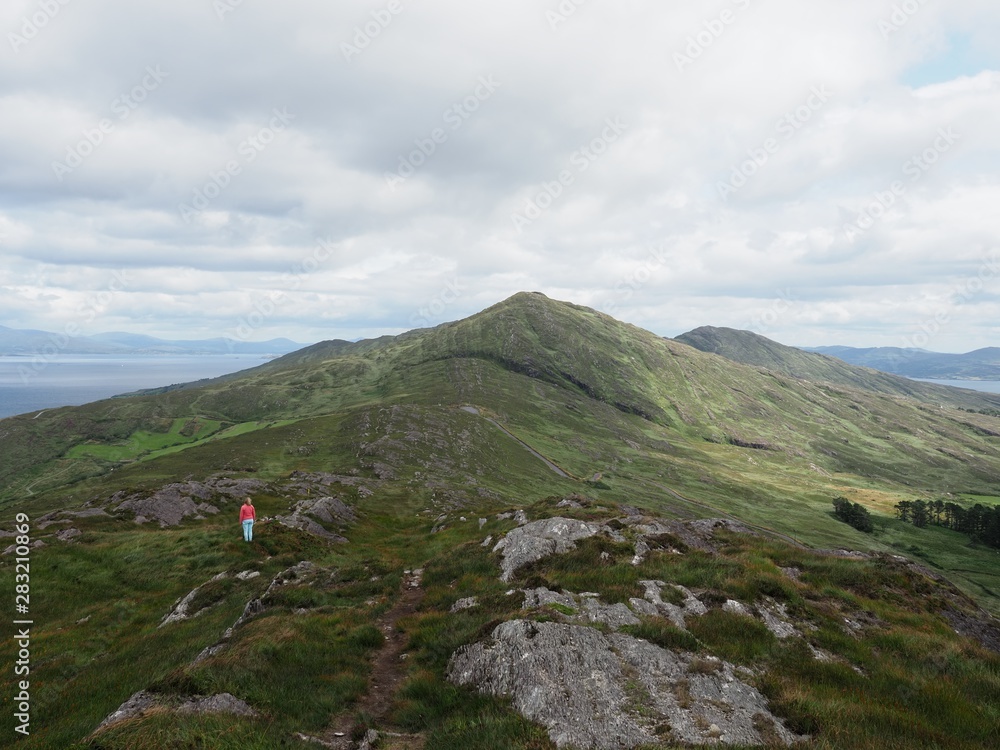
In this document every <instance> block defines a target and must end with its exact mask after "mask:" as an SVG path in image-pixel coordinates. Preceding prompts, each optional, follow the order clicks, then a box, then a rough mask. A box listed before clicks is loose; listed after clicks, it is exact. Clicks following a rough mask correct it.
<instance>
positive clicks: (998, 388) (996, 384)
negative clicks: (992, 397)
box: [910, 378, 1000, 393]
mask: <svg viewBox="0 0 1000 750" xmlns="http://www.w3.org/2000/svg"><path fill="white" fill-rule="evenodd" d="M910 380H919V381H920V382H921V383H933V384H934V385H950V386H952V387H953V388H968V389H969V390H971V391H984V392H985V393H1000V380H932V379H930V378H910Z"/></svg>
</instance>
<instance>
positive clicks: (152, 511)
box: [109, 477, 267, 527]
mask: <svg viewBox="0 0 1000 750" xmlns="http://www.w3.org/2000/svg"><path fill="white" fill-rule="evenodd" d="M266 488H267V485H266V484H264V482H261V481H260V480H258V479H227V478H222V477H212V478H210V479H207V480H205V481H204V482H175V483H173V484H168V485H165V486H163V487H161V488H160V489H158V490H157V491H156V492H154V493H152V494H144V493H131V494H129V493H127V492H118V493H116V494H115V495H113V496H112V497H111V501H110V503H109V505H110V506H114V508H113V510H114V511H116V512H118V513H121V512H123V511H125V512H131V513H133V514H134V515H135V522H136V523H139V524H143V523H148V522H149V521H156V522H158V523H159V524H160V526H163V527H165V526H177V525H178V524H180V522H181V521H183V520H184V519H185V518H187V517H188V516H199V515H202V514H204V513H218V512H219V508H218V507H217V505H213V504H212V503H210V502H208V501H210V500H212V501H214V502H218V501H220V500H221V501H222V502H229V501H232V500H236V499H238V498H243V497H246V496H248V495H252V494H256V493H259V492H261V491H262V490H264V489H266ZM195 500H200V501H201V502H195Z"/></svg>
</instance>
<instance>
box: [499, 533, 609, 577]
mask: <svg viewBox="0 0 1000 750" xmlns="http://www.w3.org/2000/svg"><path fill="white" fill-rule="evenodd" d="M602 528H603V527H601V526H598V525H596V524H591V523H586V522H585V521H577V520H576V519H572V518H560V517H556V518H546V519H544V520H542V521H532V522H531V523H527V524H525V525H524V526H519V527H518V528H516V529H513V530H511V531H510V532H509V533H508V534H507V535H506V536H505V537H504V538H503V539H501V540H500V541H499V542H497V543H496V546H494V547H493V551H494V552H502V553H503V561H502V563H501V568H502V571H503V572H502V574H501V576H500V580H502V581H510V580H511V579H512V578H513V577H514V573H515V572H517V570H518V569H519V568H522V567H524V566H525V565H528V564H530V563H533V562H535V561H537V560H541V559H542V558H544V557H548V556H549V555H554V554H562V553H565V552H569V551H570V550H572V549H574V548H575V547H576V542H577V541H578V540H580V539H586V538H587V537H591V536H594V535H595V534H598V533H600V532H601V530H602Z"/></svg>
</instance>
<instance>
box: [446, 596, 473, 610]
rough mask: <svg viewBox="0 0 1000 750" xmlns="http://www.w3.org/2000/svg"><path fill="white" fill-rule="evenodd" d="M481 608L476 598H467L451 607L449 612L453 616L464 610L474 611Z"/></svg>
mask: <svg viewBox="0 0 1000 750" xmlns="http://www.w3.org/2000/svg"><path fill="white" fill-rule="evenodd" d="M478 606H479V600H478V599H476V597H474V596H467V597H465V598H464V599H459V600H458V601H457V602H455V603H454V604H452V605H451V609H450V610H448V611H449V612H451V613H452V614H455V613H456V612H461V611H462V610H463V609H472V608H473V607H478Z"/></svg>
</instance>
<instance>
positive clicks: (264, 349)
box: [0, 326, 307, 357]
mask: <svg viewBox="0 0 1000 750" xmlns="http://www.w3.org/2000/svg"><path fill="white" fill-rule="evenodd" d="M304 346H307V345H306V344H299V343H297V342H295V341H291V340H290V339H285V338H280V339H271V340H270V341H237V340H235V339H229V338H214V339H204V340H197V341H170V340H166V339H158V338H155V337H153V336H143V335H141V334H136V333H99V334H96V335H94V336H76V337H67V336H65V335H63V334H57V333H51V332H49V331H36V330H30V329H17V328H7V327H6V326H0V355H3V356H26V357H30V356H33V355H35V354H39V353H45V352H49V351H51V349H52V348H53V347H55V348H56V349H57V350H58V351H59V353H61V354H288V353H290V352H294V351H296V350H298V349H301V348H302V347H304Z"/></svg>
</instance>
